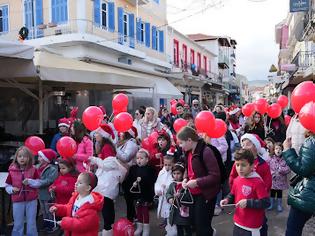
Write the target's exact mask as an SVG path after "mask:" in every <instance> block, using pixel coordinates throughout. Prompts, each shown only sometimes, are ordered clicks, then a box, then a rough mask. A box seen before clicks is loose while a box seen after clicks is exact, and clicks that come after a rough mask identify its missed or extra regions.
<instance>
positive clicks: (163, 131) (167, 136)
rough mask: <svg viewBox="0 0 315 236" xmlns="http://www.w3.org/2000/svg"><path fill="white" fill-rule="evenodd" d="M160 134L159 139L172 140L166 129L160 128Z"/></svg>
mask: <svg viewBox="0 0 315 236" xmlns="http://www.w3.org/2000/svg"><path fill="white" fill-rule="evenodd" d="M158 134H159V136H158V138H157V139H159V138H164V139H165V140H167V141H170V136H169V135H168V133H166V131H165V130H164V129H162V130H160V131H159V132H158Z"/></svg>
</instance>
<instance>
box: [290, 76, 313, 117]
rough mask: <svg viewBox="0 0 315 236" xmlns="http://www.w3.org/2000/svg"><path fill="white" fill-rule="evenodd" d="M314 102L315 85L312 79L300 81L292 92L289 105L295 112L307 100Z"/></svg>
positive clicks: (298, 110)
mask: <svg viewBox="0 0 315 236" xmlns="http://www.w3.org/2000/svg"><path fill="white" fill-rule="evenodd" d="M311 101H313V102H315V85H314V83H313V82H312V81H305V82H302V83H300V84H299V85H298V86H296V87H295V89H294V90H293V92H292V95H291V105H292V108H293V110H294V111H295V112H296V113H299V112H300V110H301V108H302V107H303V106H304V105H305V104H306V103H308V102H311Z"/></svg>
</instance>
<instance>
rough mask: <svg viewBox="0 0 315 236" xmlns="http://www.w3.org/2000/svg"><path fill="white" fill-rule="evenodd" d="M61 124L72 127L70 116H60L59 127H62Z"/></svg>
mask: <svg viewBox="0 0 315 236" xmlns="http://www.w3.org/2000/svg"><path fill="white" fill-rule="evenodd" d="M61 126H65V127H67V128H70V126H71V121H70V120H69V119H68V118H66V117H63V118H60V119H59V120H58V127H61Z"/></svg>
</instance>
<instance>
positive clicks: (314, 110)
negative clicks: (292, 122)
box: [299, 102, 315, 133]
mask: <svg viewBox="0 0 315 236" xmlns="http://www.w3.org/2000/svg"><path fill="white" fill-rule="evenodd" d="M299 120H300V122H301V124H302V125H303V126H304V128H305V129H307V130H309V131H311V132H312V133H315V122H314V120H315V103H314V102H308V103H306V104H305V105H304V106H303V107H302V109H301V110H300V112H299Z"/></svg>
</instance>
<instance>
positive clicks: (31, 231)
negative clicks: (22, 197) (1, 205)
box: [12, 199, 38, 236]
mask: <svg viewBox="0 0 315 236" xmlns="http://www.w3.org/2000/svg"><path fill="white" fill-rule="evenodd" d="M36 212H37V199H36V200H33V201H28V202H14V203H13V220H14V226H13V230H12V236H24V220H25V216H26V224H27V232H26V235H27V236H37V235H38V233H37V227H36Z"/></svg>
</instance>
